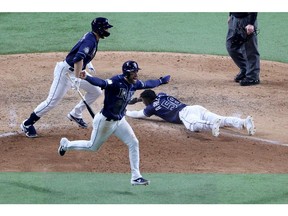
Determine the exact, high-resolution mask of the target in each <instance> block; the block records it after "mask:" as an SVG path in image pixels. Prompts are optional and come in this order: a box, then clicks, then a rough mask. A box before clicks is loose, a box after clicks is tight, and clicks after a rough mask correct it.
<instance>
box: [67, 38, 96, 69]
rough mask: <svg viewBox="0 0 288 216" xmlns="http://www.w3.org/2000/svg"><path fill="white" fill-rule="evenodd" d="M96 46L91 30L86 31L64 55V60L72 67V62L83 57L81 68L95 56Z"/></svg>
mask: <svg viewBox="0 0 288 216" xmlns="http://www.w3.org/2000/svg"><path fill="white" fill-rule="evenodd" d="M97 48H98V42H97V40H96V36H95V35H94V34H93V32H87V33H86V34H85V35H84V36H83V37H82V38H81V39H80V40H79V41H78V42H77V44H76V45H75V46H74V47H73V48H72V50H71V51H70V52H69V53H68V55H67V57H66V59H65V60H66V62H67V63H68V64H69V65H70V66H71V67H74V63H75V62H78V61H81V60H82V59H83V68H82V70H85V68H86V65H87V64H88V63H89V62H90V61H91V60H92V59H93V58H94V57H95V55H96V52H97Z"/></svg>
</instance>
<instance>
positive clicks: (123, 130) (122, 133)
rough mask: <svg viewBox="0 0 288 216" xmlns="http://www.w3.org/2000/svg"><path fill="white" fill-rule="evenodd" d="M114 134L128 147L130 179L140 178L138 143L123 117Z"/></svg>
mask: <svg viewBox="0 0 288 216" xmlns="http://www.w3.org/2000/svg"><path fill="white" fill-rule="evenodd" d="M114 134H115V136H117V137H118V138H119V139H120V140H121V141H122V142H124V143H125V144H126V145H127V146H128V149H129V160H130V167H131V178H132V179H138V178H141V177H142V176H141V174H140V170H139V163H140V156H139V141H138V139H137V137H136V136H135V133H134V131H133V129H132V128H131V126H130V125H129V123H128V122H127V121H126V119H125V117H123V118H122V120H121V121H120V123H119V125H118V127H117V129H116V130H115V132H114Z"/></svg>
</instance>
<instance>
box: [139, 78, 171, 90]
mask: <svg viewBox="0 0 288 216" xmlns="http://www.w3.org/2000/svg"><path fill="white" fill-rule="evenodd" d="M170 78H171V76H170V75H167V76H164V77H160V78H159V79H157V80H147V81H145V82H144V88H155V87H157V86H159V85H163V84H167V83H168V82H169V81H170Z"/></svg>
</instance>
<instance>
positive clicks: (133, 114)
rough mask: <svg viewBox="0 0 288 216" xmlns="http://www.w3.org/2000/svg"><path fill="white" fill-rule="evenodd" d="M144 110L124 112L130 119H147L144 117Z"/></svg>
mask: <svg viewBox="0 0 288 216" xmlns="http://www.w3.org/2000/svg"><path fill="white" fill-rule="evenodd" d="M143 111H144V110H139V111H129V110H127V111H126V115H127V116H129V117H131V118H147V116H145V115H144V112H143Z"/></svg>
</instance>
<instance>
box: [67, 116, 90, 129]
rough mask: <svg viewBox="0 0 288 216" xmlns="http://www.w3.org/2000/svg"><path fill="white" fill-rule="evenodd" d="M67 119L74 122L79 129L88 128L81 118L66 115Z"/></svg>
mask: <svg viewBox="0 0 288 216" xmlns="http://www.w3.org/2000/svg"><path fill="white" fill-rule="evenodd" d="M67 118H68V119H69V120H70V121H74V122H76V123H77V124H78V125H79V127H81V128H87V127H88V125H87V123H86V122H84V120H83V119H82V118H76V117H74V116H72V115H71V114H70V113H69V114H68V115H67Z"/></svg>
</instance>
